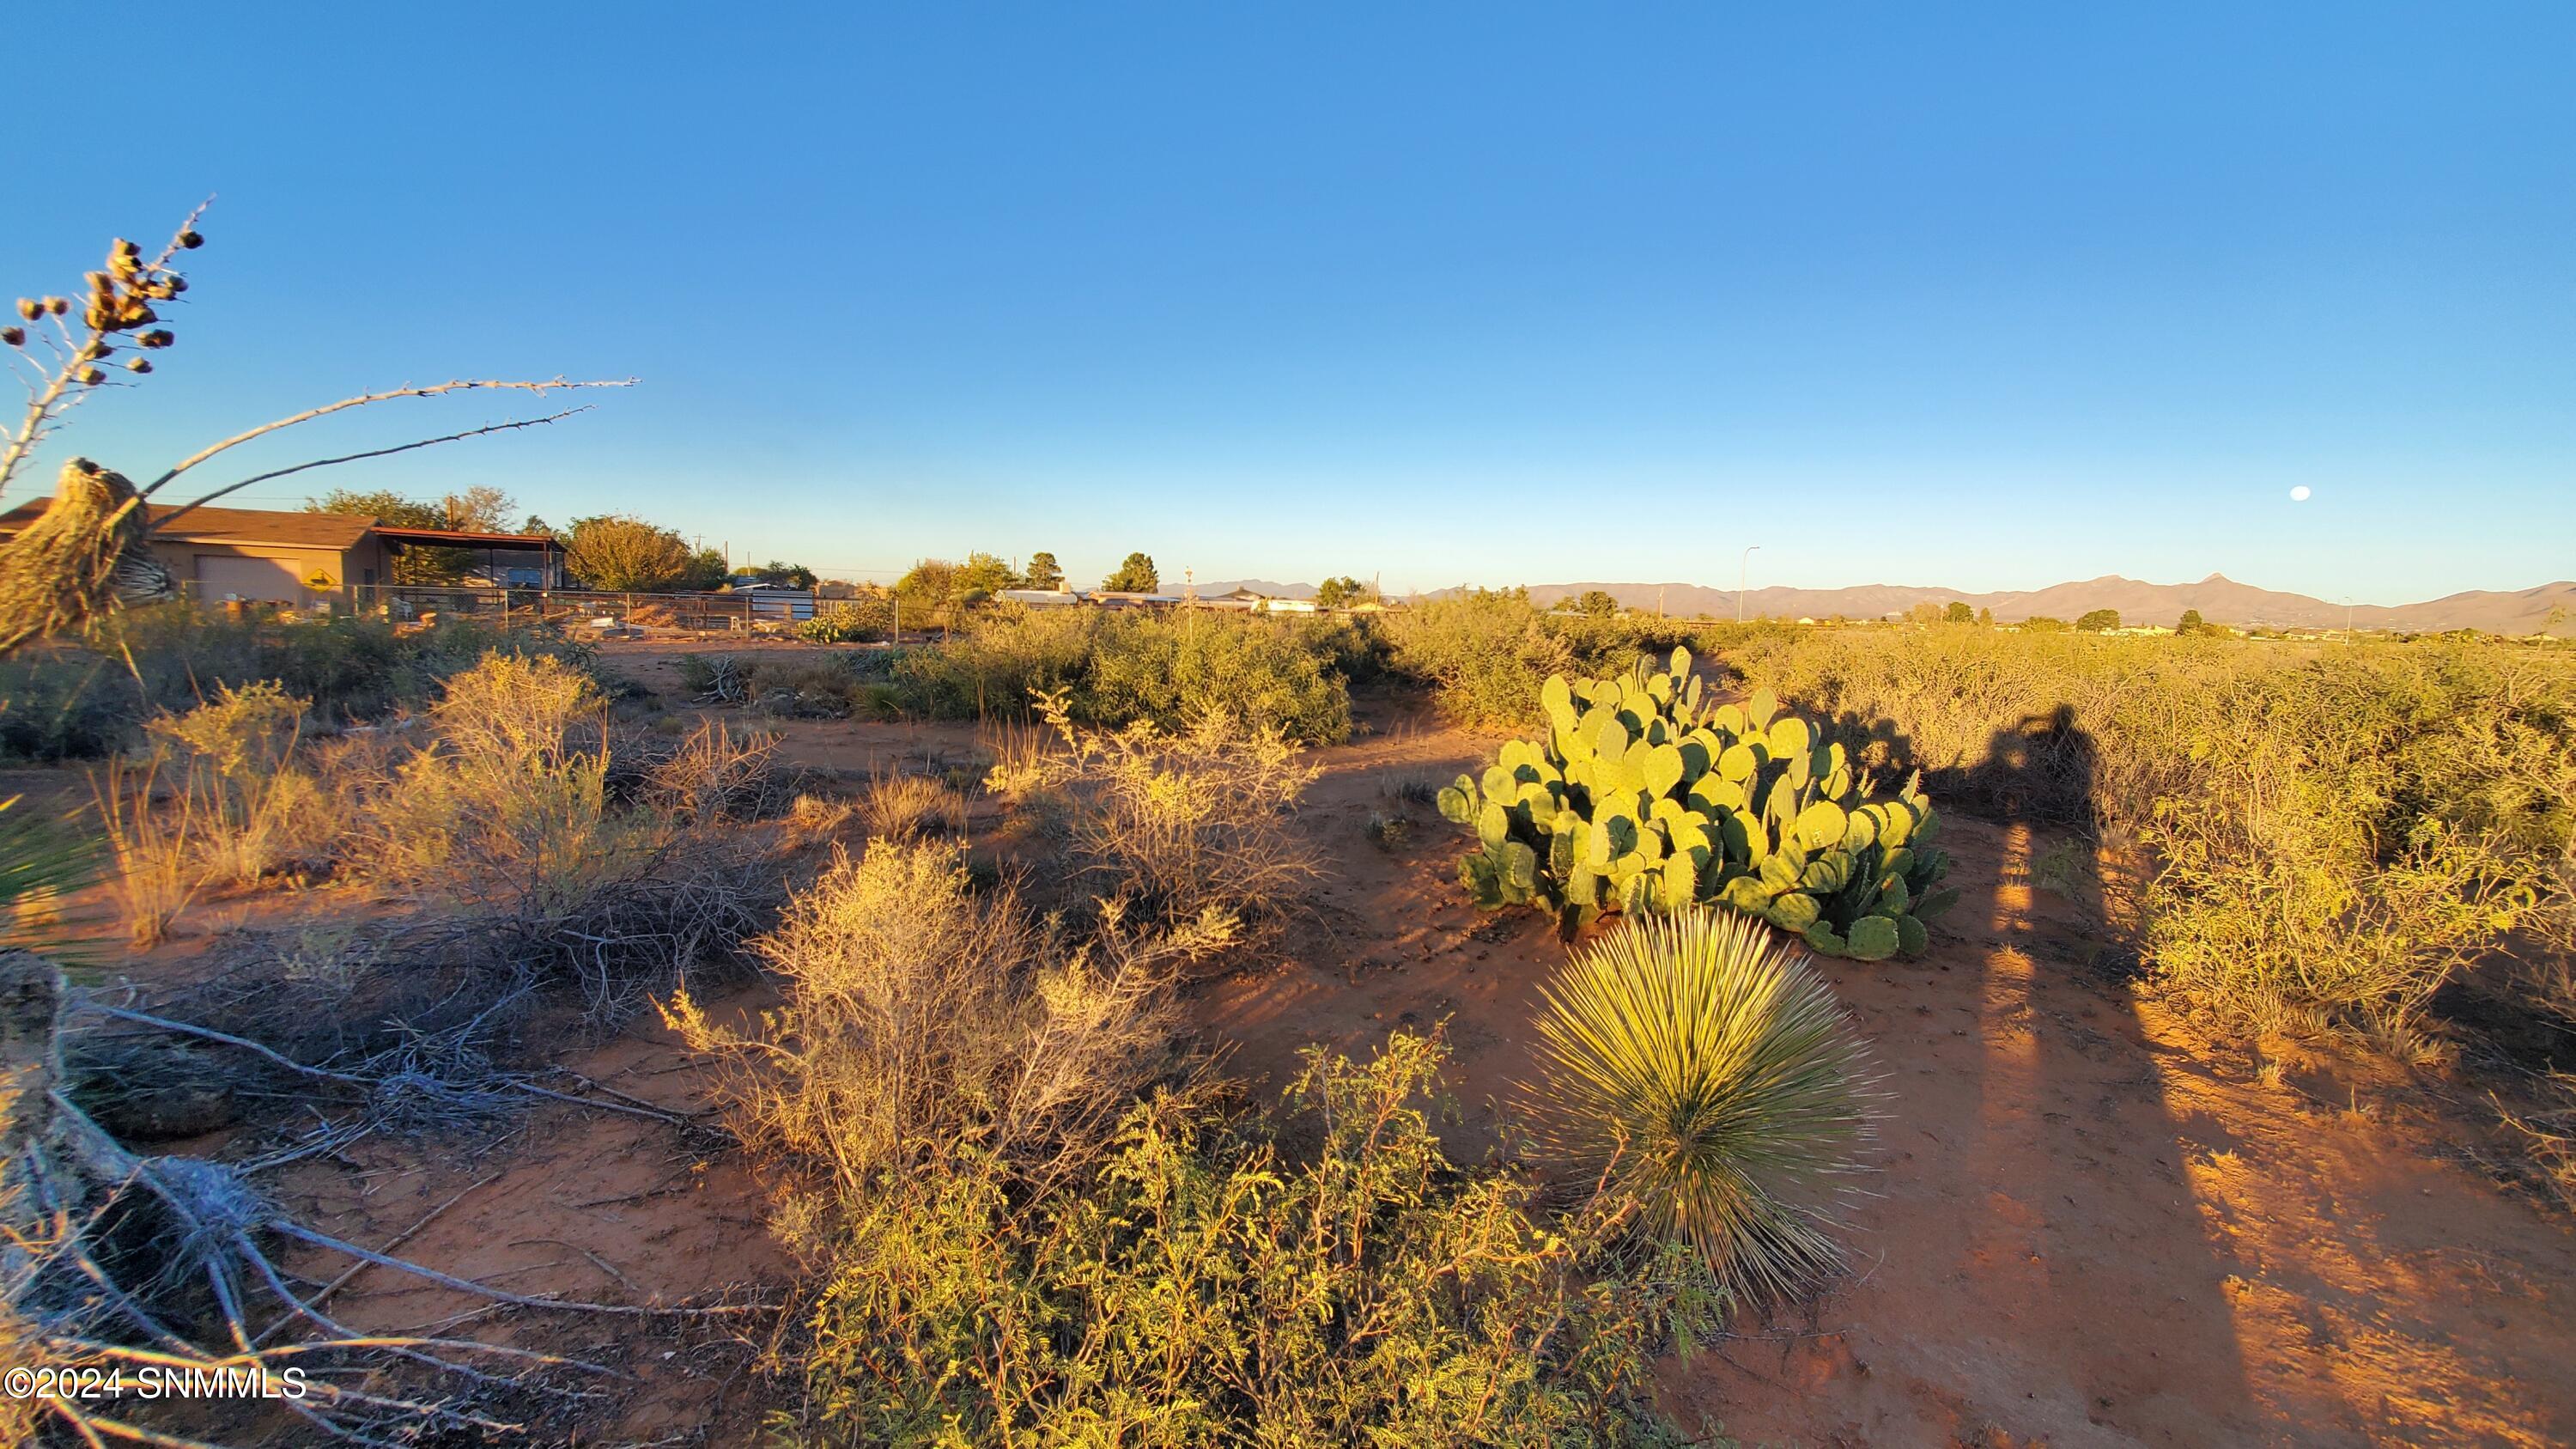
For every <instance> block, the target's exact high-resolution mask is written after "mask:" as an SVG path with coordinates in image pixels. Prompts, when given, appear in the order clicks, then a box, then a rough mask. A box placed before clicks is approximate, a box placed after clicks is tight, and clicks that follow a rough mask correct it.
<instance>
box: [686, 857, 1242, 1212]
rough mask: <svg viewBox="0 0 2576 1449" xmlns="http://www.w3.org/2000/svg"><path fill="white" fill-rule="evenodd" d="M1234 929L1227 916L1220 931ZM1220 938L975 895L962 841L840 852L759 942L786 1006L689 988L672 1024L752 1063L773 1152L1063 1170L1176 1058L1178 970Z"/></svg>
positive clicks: (751, 1085) (744, 1091)
mask: <svg viewBox="0 0 2576 1449" xmlns="http://www.w3.org/2000/svg"><path fill="white" fill-rule="evenodd" d="M1216 929H1218V930H1220V931H1221V930H1222V927H1218V928H1216ZM1215 944H1217V943H1216V942H1213V941H1208V940H1203V939H1199V938H1196V937H1194V936H1190V935H1186V934H1185V935H1181V936H1177V937H1170V938H1158V937H1152V936H1148V935H1142V934H1138V933H1135V932H1131V931H1129V930H1127V929H1125V927H1124V925H1123V923H1122V922H1121V921H1120V920H1119V918H1118V913H1117V912H1116V911H1115V909H1114V908H1113V909H1112V910H1111V911H1110V913H1109V920H1108V922H1107V923H1106V925H1105V927H1104V929H1103V930H1102V931H1101V932H1100V933H1099V934H1098V935H1097V936H1095V937H1093V938H1091V939H1087V940H1077V939H1074V938H1073V937H1072V936H1070V935H1069V934H1068V932H1067V930H1066V928H1065V927H1064V925H1063V923H1062V922H1060V921H1058V920H1055V919H1051V918H1041V917H1039V916H1037V915H1035V914H1034V913H1033V912H1031V911H1030V910H1029V909H1028V908H1027V907H1026V906H1024V905H1023V904H1022V903H1021V901H1020V899H1019V896H1018V893H1017V892H1016V891H1014V890H1013V889H1011V888H1010V887H1008V886H1007V885H1006V886H1002V887H999V888H996V889H993V890H990V891H980V892H979V891H978V890H976V888H975V886H974V884H973V882H972V880H971V879H970V877H969V873H968V871H967V868H966V860H965V852H964V849H963V848H962V847H961V846H959V845H957V844H955V843H954V842H944V841H909V842H898V841H894V840H889V839H879V840H873V841H870V842H869V843H868V847H867V850H866V853H865V854H864V855H862V856H861V857H860V858H859V859H858V860H856V861H853V860H851V859H850V858H849V857H848V856H847V854H846V853H837V852H836V858H835V860H834V863H833V864H832V866H831V867H830V868H829V869H828V870H826V871H825V872H824V874H823V876H822V878H821V879H819V880H817V881H816V882H815V883H814V885H813V886H812V887H811V888H810V889H808V890H806V891H805V892H803V893H802V894H800V895H798V896H796V897H795V898H794V899H793V900H792V901H791V902H790V904H789V905H788V907H787V910H786V912H785V913H784V915H783V916H782V918H781V919H780V921H779V924H778V926H777V929H776V930H774V931H772V932H771V933H769V934H768V935H766V936H764V937H762V938H761V939H760V941H759V942H758V943H757V947H756V949H757V950H758V951H759V953H760V954H761V956H762V957H763V958H764V959H766V960H767V961H768V963H769V964H770V966H771V968H772V969H773V970H774V971H775V972H776V973H777V975H778V978H779V980H780V982H781V985H782V995H783V997H784V1000H783V1001H782V1003H781V1005H780V1006H778V1007H777V1008H776V1009H774V1010H771V1011H768V1012H765V1013H763V1015H762V1018H761V1021H760V1023H759V1027H758V1029H757V1030H756V1031H752V1032H744V1031H737V1030H733V1029H731V1028H728V1027H726V1026H724V1025H721V1024H719V1023H717V1022H716V1021H714V1020H713V1019H711V1018H709V1017H708V1016H707V1014H706V1012H705V1011H704V1010H703V1008H701V1007H700V1006H699V1005H698V1004H697V1003H696V1002H695V1001H694V1000H692V999H691V998H690V997H689V995H688V994H687V993H686V992H685V991H682V992H680V993H677V994H676V995H675V996H674V997H673V998H672V999H671V1000H670V1002H669V1003H668V1004H667V1005H666V1006H664V1007H663V1009H662V1010H663V1017H664V1019H665V1020H666V1021H667V1022H669V1023H670V1024H671V1025H672V1027H673V1028H674V1029H676V1030H677V1031H679V1032H680V1034H681V1036H682V1038H683V1039H684V1040H686V1041H687V1042H688V1043H689V1044H690V1045H691V1047H693V1048H694V1049H696V1050H700V1051H709V1052H716V1053H719V1054H721V1055H723V1056H724V1057H726V1058H727V1059H729V1060H730V1061H732V1062H733V1063H734V1064H735V1065H736V1066H737V1067H738V1068H739V1070H737V1071H735V1072H733V1073H732V1074H731V1075H730V1076H729V1078H728V1083H729V1085H728V1091H729V1093H730V1095H731V1098H732V1100H733V1102H734V1104H735V1107H736V1122H737V1128H738V1130H739V1131H741V1133H742V1134H743V1136H744V1137H745V1139H746V1140H747V1141H749V1142H751V1143H752V1144H753V1145H754V1146H755V1147H757V1148H761V1149H764V1150H770V1151H776V1152H780V1153H783V1154H786V1155H787V1156H788V1157H790V1158H792V1159H793V1160H795V1161H797V1162H799V1163H802V1164H806V1165H808V1166H811V1167H814V1168H817V1169H820V1170H821V1174H822V1176H823V1177H824V1179H825V1180H826V1182H827V1183H828V1185H829V1188H830V1190H831V1191H833V1192H836V1193H842V1194H848V1193H856V1192H859V1191H860V1190H862V1189H863V1188H864V1187H866V1185H867V1184H868V1183H870V1182H871V1181H872V1180H873V1179H874V1177H875V1176H876V1174H877V1173H878V1172H879V1171H880V1170H884V1169H901V1170H907V1171H908V1170H910V1169H912V1168H915V1167H918V1166H920V1165H921V1164H924V1163H927V1162H931V1161H935V1160H937V1159H939V1158H940V1157H941V1155H942V1154H945V1153H948V1152H951V1151H954V1150H956V1149H958V1148H960V1147H961V1146H963V1145H965V1144H969V1143H971V1144H974V1145H975V1147H976V1149H977V1150H979V1151H981V1152H984V1153H988V1154H990V1155H992V1156H993V1157H994V1158H995V1159H997V1160H1000V1161H1004V1162H1007V1163H1008V1164H1010V1166H1011V1169H1012V1171H1013V1172H1014V1173H1015V1174H1017V1175H1018V1177H1019V1178H1020V1179H1021V1180H1024V1181H1030V1182H1053V1181H1057V1180H1059V1179H1061V1178H1062V1177H1063V1176H1064V1175H1065V1174H1067V1173H1069V1172H1071V1171H1073V1170H1074V1169H1075V1168H1077V1167H1079V1166H1080V1165H1081V1164H1082V1163H1083V1162H1085V1161H1087V1160H1088V1159H1089V1157H1090V1156H1091V1155H1092V1154H1093V1153H1094V1152H1096V1151H1097V1150H1098V1148H1099V1147H1100V1145H1101V1143H1102V1142H1103V1141H1104V1140H1105V1138H1106V1136H1107V1131H1108V1128H1109V1125H1110V1124H1111V1122H1113V1121H1114V1120H1115V1118H1116V1116H1117V1115H1118V1113H1119V1112H1120V1111H1121V1110H1122V1109H1123V1107H1124V1105H1125V1103H1126V1102H1127V1100H1128V1099H1129V1098H1130V1097H1131V1096H1132V1095H1133V1094H1134V1092H1135V1090H1136V1088H1137V1087H1138V1086H1139V1085H1140V1084H1141V1083H1142V1082H1143V1081H1144V1080H1145V1078H1146V1077H1147V1075H1148V1074H1149V1073H1150V1072H1151V1071H1152V1070H1153V1069H1154V1068H1155V1067H1156V1065H1157V1064H1158V1063H1159V1062H1160V1061H1161V1059H1162V1054H1163V1051H1164V1041H1165V1035H1166V1030H1167V1017H1166V1004H1165V1003H1166V996H1165V994H1164V990H1163V988H1164V987H1165V986H1166V985H1167V984H1168V977H1169V964H1170V963H1171V962H1172V961H1173V960H1174V959H1175V958H1176V957H1178V956H1185V955H1188V954H1191V953H1194V952H1196V951H1199V950H1203V949H1208V948H1211V947H1212V946H1214V945H1215Z"/></svg>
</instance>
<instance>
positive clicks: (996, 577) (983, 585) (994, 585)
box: [956, 553, 1020, 604]
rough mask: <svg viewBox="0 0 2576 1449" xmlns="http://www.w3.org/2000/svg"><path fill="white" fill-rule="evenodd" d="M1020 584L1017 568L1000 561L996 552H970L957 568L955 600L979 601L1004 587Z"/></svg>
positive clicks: (962, 601) (970, 602)
mask: <svg viewBox="0 0 2576 1449" xmlns="http://www.w3.org/2000/svg"><path fill="white" fill-rule="evenodd" d="M1019 586H1020V575H1019V573H1018V571H1017V570H1015V569H1013V568H1012V567H1011V566H1010V565H1009V564H1007V563H1005V562H1003V561H1002V558H1001V556H1000V555H998V554H990V553H970V554H968V555H966V562H965V563H963V564H961V565H959V566H958V569H957V582H956V589H957V594H956V602H959V603H966V604H972V603H979V602H981V601H982V600H984V599H988V598H991V597H992V596H993V595H995V594H998V593H1000V592H1001V591H1002V590H1004V589H1016V588H1018V587H1019Z"/></svg>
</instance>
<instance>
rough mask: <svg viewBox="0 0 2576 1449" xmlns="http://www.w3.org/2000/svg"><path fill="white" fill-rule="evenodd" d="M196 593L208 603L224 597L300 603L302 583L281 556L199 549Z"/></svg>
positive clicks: (291, 566)
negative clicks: (239, 555) (236, 554)
mask: <svg viewBox="0 0 2576 1449" xmlns="http://www.w3.org/2000/svg"><path fill="white" fill-rule="evenodd" d="M197 597H198V599H200V600H202V601H203V602H205V603H209V604H220V603H222V602H223V601H224V600H226V599H245V600H275V601H277V602H280V603H287V604H301V603H303V602H304V583H303V581H302V580H301V579H298V578H297V577H296V576H295V566H294V565H293V564H291V563H288V562H286V561H285V560H283V559H273V558H233V557H229V556H227V555H224V554H213V553H201V554H199V555H197Z"/></svg>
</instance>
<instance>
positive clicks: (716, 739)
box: [607, 716, 786, 827]
mask: <svg viewBox="0 0 2576 1449" xmlns="http://www.w3.org/2000/svg"><path fill="white" fill-rule="evenodd" d="M666 718H667V716H666ZM608 755H609V768H608V772H607V784H608V788H609V790H610V793H611V795H612V796H613V797H614V798H615V799H617V800H618V801H620V802H621V803H632V804H634V805H637V806H640V807H642V808H643V809H645V810H647V811H649V812H651V813H652V814H654V815H655V816H657V817H660V818H662V819H664V820H667V821H669V822H671V823H673V824H675V825H679V826H683V827H705V826H713V825H716V824H719V823H722V822H726V821H741V820H755V819H759V818H762V817H764V816H767V815H770V814H773V813H775V811H776V810H777V809H778V808H779V807H780V806H781V805H782V804H784V803H785V801H786V788H785V785H784V783H783V782H782V781H781V780H780V778H779V774H778V737H777V736H776V735H773V734H766V733H761V732H758V731H748V732H736V731H734V730H732V729H729V728H727V727H726V726H725V725H724V724H722V723H721V722H719V721H716V720H703V721H701V722H699V724H698V725H697V726H696V728H694V729H690V730H688V732H687V733H685V734H682V735H680V736H679V737H678V738H676V739H672V738H669V737H666V736H662V735H656V734H635V733H622V732H612V734H611V744H610V746H609V750H608Z"/></svg>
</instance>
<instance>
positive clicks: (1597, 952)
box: [1537, 910, 1872, 1300]
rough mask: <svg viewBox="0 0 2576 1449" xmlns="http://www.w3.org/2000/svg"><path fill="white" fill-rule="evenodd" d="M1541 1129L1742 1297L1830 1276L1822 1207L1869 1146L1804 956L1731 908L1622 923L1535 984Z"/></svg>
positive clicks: (1823, 993)
mask: <svg viewBox="0 0 2576 1449" xmlns="http://www.w3.org/2000/svg"><path fill="white" fill-rule="evenodd" d="M1540 998H1541V1000H1542V1001H1543V1002H1544V1003H1545V1004H1544V1006H1543V1007H1542V1009H1541V1010H1540V1012H1539V1016H1538V1030H1539V1038H1540V1041H1541V1044H1542V1045H1541V1050H1540V1065H1541V1067H1542V1069H1543V1071H1544V1074H1545V1081H1546V1090H1545V1091H1544V1092H1543V1093H1541V1094H1540V1095H1539V1096H1538V1099H1537V1100H1538V1105H1539V1108H1540V1111H1541V1115H1542V1120H1544V1121H1545V1122H1546V1123H1547V1124H1548V1125H1549V1128H1550V1132H1551V1137H1552V1139H1553V1143H1554V1145H1555V1146H1556V1147H1557V1148H1558V1150H1559V1151H1561V1152H1562V1153H1563V1154H1564V1156H1565V1158H1566V1160H1568V1161H1570V1162H1573V1163H1576V1164H1580V1165H1581V1166H1582V1167H1583V1168H1584V1169H1585V1171H1586V1172H1587V1173H1599V1174H1602V1175H1605V1176H1606V1177H1608V1178H1609V1180H1610V1181H1612V1182H1613V1183H1615V1184H1616V1185H1617V1187H1618V1189H1619V1190H1620V1191H1622V1192H1625V1193H1627V1194H1629V1195H1631V1196H1633V1197H1634V1198H1635V1200H1636V1202H1637V1204H1638V1208H1639V1210H1640V1212H1641V1214H1642V1220H1643V1222H1644V1223H1645V1225H1646V1226H1648V1227H1649V1228H1652V1229H1653V1230H1655V1231H1657V1232H1660V1233H1664V1234H1667V1235H1669V1236H1672V1237H1675V1238H1679V1239H1682V1240H1685V1241H1688V1242H1689V1243H1691V1244H1693V1245H1694V1246H1696V1247H1697V1248H1698V1249H1699V1250H1700V1251H1701V1252H1702V1253H1703V1254H1705V1255H1706V1257H1707V1259H1708V1262H1709V1265H1710V1268H1711V1270H1712V1271H1713V1272H1714V1273H1715V1275H1716V1277H1717V1280H1718V1282H1720V1283H1721V1284H1723V1285H1724V1286H1725V1287H1726V1288H1727V1289H1728V1290H1729V1291H1730V1292H1731V1293H1734V1294H1735V1295H1737V1296H1738V1297H1740V1298H1745V1299H1752V1300H1763V1299H1777V1298H1786V1297H1791V1296H1794V1295H1796V1294H1797V1293H1799V1292H1801V1291H1803V1290H1804V1289H1805V1288H1806V1287H1808V1286H1809V1285H1811V1284H1813V1283H1814V1282H1816V1281H1817V1280H1818V1279H1820V1278H1822V1277H1823V1276H1825V1275H1827V1274H1829V1273H1831V1272H1833V1271H1835V1270H1836V1269H1837V1268H1839V1267H1840V1265H1841V1263H1842V1250H1841V1247H1840V1245H1839V1244H1838V1243H1837V1242H1836V1241H1835V1239H1834V1236H1833V1229H1834V1227H1835V1223H1834V1221H1833V1218H1832V1213H1831V1209H1832V1207H1833V1205H1834V1202H1835V1197H1836V1191H1837V1186H1838V1179H1842V1178H1845V1177H1847V1176H1848V1175H1849V1174H1851V1173H1852V1172H1854V1171H1856V1170H1857V1168H1858V1166H1859V1153H1860V1151H1861V1149H1862V1148H1863V1147H1865V1146H1866V1144H1867V1142H1868V1141H1869V1139H1870V1136H1871V1132H1872V1129H1871V1118H1872V1113H1871V1110H1870V1105H1869V1090H1870V1089H1869V1074H1868V1066H1867V1055H1866V1052H1865V1050H1864V1049H1863V1047H1862V1046H1861V1043H1860V1039H1859V1037H1858V1035H1857V1034H1856V1033H1855V1032H1854V1031H1853V1030H1852V1026H1851V1022H1850V1019H1849V1018H1848V1017H1846V1016H1845V1015H1844V1013H1843V1010H1842V1008H1841V1007H1840V1006H1839V1005H1837V1004H1836V1003H1835V1001H1834V997H1833V992H1832V991H1831V990H1830V989H1829V988H1828V987H1827V986H1826V985H1825V983H1824V981H1823V980H1822V979H1821V978H1819V977H1818V976H1817V975H1816V974H1815V973H1814V972H1813V971H1812V970H1811V969H1809V967H1808V965H1807V959H1806V956H1805V954H1804V953H1803V952H1796V951H1793V950H1792V949H1791V947H1790V946H1789V945H1787V944H1786V943H1785V942H1783V941H1782V940H1780V939H1779V938H1777V937H1775V936H1773V934H1772V932H1771V929H1770V927H1769V926H1767V925H1765V924H1764V923H1762V922H1761V921H1759V920H1756V919H1754V918H1753V917H1750V916H1745V915H1739V914H1737V913H1735V912H1732V911H1712V910H1695V911H1690V912H1686V913H1683V914H1679V915H1673V916H1654V915H1649V916H1642V917H1635V916H1632V917H1622V918H1621V921H1620V924H1619V925H1618V926H1617V928H1615V929H1614V930H1612V931H1611V932H1610V933H1609V934H1608V935H1606V936H1603V937H1602V938H1601V939H1600V940H1598V941H1596V942H1594V943H1593V944H1591V945H1589V946H1586V947H1584V948H1582V949H1581V950H1579V951H1577V952H1576V953H1575V954H1574V955H1573V957H1572V958H1571V959H1570V960H1569V961H1568V962H1567V963H1566V965H1565V966H1564V967H1563V968H1562V969H1560V970H1559V972H1558V973H1557V975H1556V977H1555V979H1554V980H1553V981H1551V982H1549V983H1548V984H1547V985H1544V986H1542V987H1541V988H1540Z"/></svg>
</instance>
